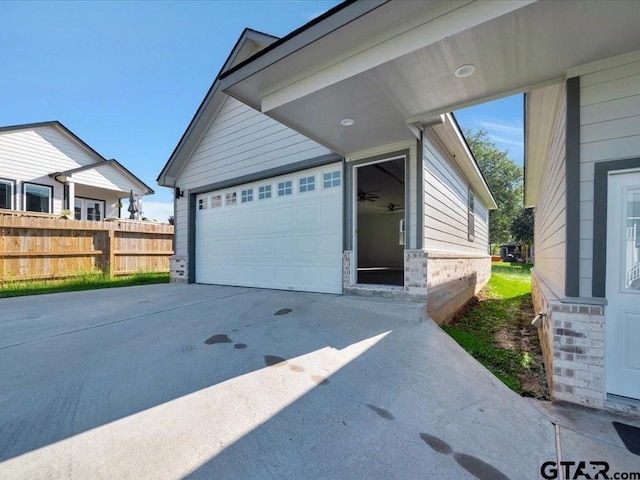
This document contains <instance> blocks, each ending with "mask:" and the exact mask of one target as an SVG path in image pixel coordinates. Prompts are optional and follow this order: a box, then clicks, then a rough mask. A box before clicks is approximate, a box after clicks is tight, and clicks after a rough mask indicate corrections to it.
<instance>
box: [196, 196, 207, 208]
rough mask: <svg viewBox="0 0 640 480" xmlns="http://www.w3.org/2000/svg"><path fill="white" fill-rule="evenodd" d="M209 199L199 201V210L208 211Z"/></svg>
mask: <svg viewBox="0 0 640 480" xmlns="http://www.w3.org/2000/svg"><path fill="white" fill-rule="evenodd" d="M207 203H209V202H207V199H206V198H199V199H198V210H206V209H207Z"/></svg>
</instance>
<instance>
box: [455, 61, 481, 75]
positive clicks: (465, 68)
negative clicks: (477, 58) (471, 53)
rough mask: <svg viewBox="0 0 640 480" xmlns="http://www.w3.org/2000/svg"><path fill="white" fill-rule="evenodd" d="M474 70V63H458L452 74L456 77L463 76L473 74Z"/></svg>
mask: <svg viewBox="0 0 640 480" xmlns="http://www.w3.org/2000/svg"><path fill="white" fill-rule="evenodd" d="M475 71H476V66H475V65H471V64H470V63H469V64H467V65H460V66H459V67H458V68H456V71H455V72H454V75H455V76H456V77H458V78H465V77H468V76H470V75H473V74H474V73H475Z"/></svg>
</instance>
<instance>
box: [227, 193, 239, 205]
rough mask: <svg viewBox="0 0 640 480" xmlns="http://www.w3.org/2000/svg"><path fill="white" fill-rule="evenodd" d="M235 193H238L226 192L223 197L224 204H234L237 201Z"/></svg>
mask: <svg viewBox="0 0 640 480" xmlns="http://www.w3.org/2000/svg"><path fill="white" fill-rule="evenodd" d="M237 195H238V194H237V192H231V193H227V195H226V197H225V204H226V205H235V204H236V203H238V197H237Z"/></svg>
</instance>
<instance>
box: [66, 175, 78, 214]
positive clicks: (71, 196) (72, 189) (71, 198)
mask: <svg viewBox="0 0 640 480" xmlns="http://www.w3.org/2000/svg"><path fill="white" fill-rule="evenodd" d="M67 185H69V210H70V211H71V218H76V217H75V211H76V210H75V206H76V205H75V204H76V184H75V183H73V182H71V181H69V180H67Z"/></svg>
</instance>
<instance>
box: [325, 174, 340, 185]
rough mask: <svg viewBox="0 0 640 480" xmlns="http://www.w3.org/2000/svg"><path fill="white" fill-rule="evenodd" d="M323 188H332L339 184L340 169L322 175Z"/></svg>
mask: <svg viewBox="0 0 640 480" xmlns="http://www.w3.org/2000/svg"><path fill="white" fill-rule="evenodd" d="M322 182H323V186H324V188H333V187H339V186H340V171H337V172H329V173H325V174H324V175H323V176H322Z"/></svg>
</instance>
